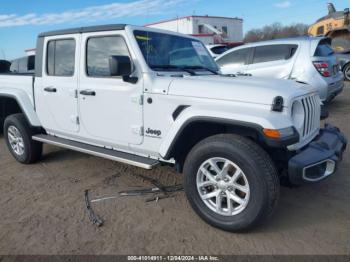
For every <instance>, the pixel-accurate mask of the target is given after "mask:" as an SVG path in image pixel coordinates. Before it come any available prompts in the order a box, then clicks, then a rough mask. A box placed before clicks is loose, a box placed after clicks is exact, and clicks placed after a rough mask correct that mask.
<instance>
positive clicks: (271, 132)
mask: <svg viewBox="0 0 350 262" xmlns="http://www.w3.org/2000/svg"><path fill="white" fill-rule="evenodd" d="M263 132H264V134H265V136H267V137H269V138H275V139H276V138H281V133H280V131H279V130H276V129H267V128H264V129H263Z"/></svg>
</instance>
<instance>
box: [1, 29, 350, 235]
mask: <svg viewBox="0 0 350 262" xmlns="http://www.w3.org/2000/svg"><path fill="white" fill-rule="evenodd" d="M218 72H219V69H218V67H217V65H216V64H215V62H214V61H213V59H212V58H211V56H210V54H209V53H208V51H207V50H206V48H205V46H204V45H203V44H202V43H201V42H199V41H198V40H196V39H195V38H191V37H188V36H184V35H181V34H177V33H172V32H167V31H162V30H156V29H150V28H143V27H136V26H130V25H107V26H95V27H82V28H76V29H68V30H61V31H53V32H47V33H42V34H40V35H39V37H38V41H37V48H36V61H35V74H34V75H32V76H31V75H29V76H28V75H20V74H3V75H0V103H1V104H0V109H1V111H0V112H1V119H2V126H3V132H4V138H5V141H6V143H7V147H8V149H9V150H10V152H11V154H12V155H13V156H14V158H15V159H16V160H17V161H18V162H20V163H23V164H31V163H34V162H36V161H38V160H39V159H40V157H41V154H42V148H43V143H48V144H52V145H56V146H61V147H64V148H68V149H72V150H76V151H80V152H84V153H87V154H92V155H95V156H99V157H104V158H107V159H110V160H115V161H119V162H123V163H127V164H130V165H134V166H138V167H141V168H145V169H152V168H154V167H155V166H157V165H158V164H169V165H172V166H174V167H176V168H177V170H178V171H179V172H183V173H184V174H185V184H184V187H185V192H186V195H187V198H188V199H189V202H190V204H191V206H192V207H193V209H194V210H195V211H196V212H197V214H198V215H199V216H200V217H201V218H202V219H204V220H205V221H207V222H208V223H210V224H211V225H213V226H216V227H218V228H221V229H224V230H227V231H232V232H235V231H242V230H247V229H248V228H251V227H252V226H255V225H257V224H258V222H261V221H262V220H263V219H264V218H266V217H268V216H269V215H270V214H271V213H272V211H273V210H274V209H275V207H276V204H277V201H278V198H279V187H280V179H285V178H287V179H288V180H289V183H291V184H294V185H300V184H303V183H312V182H316V181H320V180H322V179H324V178H326V177H328V176H330V175H331V174H333V173H334V172H335V170H336V166H337V165H338V163H339V161H340V160H341V157H342V154H343V151H344V150H345V147H346V144H347V142H346V139H345V137H344V135H343V134H342V133H341V132H340V131H339V129H337V128H335V127H332V126H330V125H327V126H325V127H324V128H322V129H321V128H320V99H319V97H318V95H317V93H316V90H314V89H313V88H311V87H309V86H306V85H305V84H302V83H296V82H294V81H287V80H274V79H264V78H254V77H249V76H234V75H231V76H223V75H220V74H219V73H218Z"/></svg>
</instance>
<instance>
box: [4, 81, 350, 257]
mask: <svg viewBox="0 0 350 262" xmlns="http://www.w3.org/2000/svg"><path fill="white" fill-rule="evenodd" d="M329 109H330V112H331V116H330V118H329V119H328V120H327V121H328V122H330V123H332V124H335V125H337V126H339V127H340V128H341V129H342V130H343V131H344V132H345V133H346V134H347V137H349V138H350V125H349V123H350V84H347V86H346V87H345V90H344V93H343V94H342V95H340V96H339V97H338V98H337V99H336V100H335V101H334V102H333V103H332V104H331V105H330V106H329ZM0 167H1V169H0V206H1V215H2V219H1V220H0V254H2V255H9V254H16V255H18V254H133V255H135V254H221V255H224V254H350V194H349V188H350V175H349V170H350V157H349V153H348V152H347V153H346V154H345V157H344V161H343V163H342V164H341V166H340V167H339V170H338V172H337V174H336V175H334V176H332V177H331V178H329V179H328V180H326V181H324V182H321V183H319V184H316V185H312V186H304V187H300V188H296V189H295V188H294V189H290V188H282V190H281V198H280V203H279V207H278V209H277V210H276V212H275V214H274V216H273V217H272V218H271V219H270V220H269V221H267V222H266V223H265V224H263V225H262V226H261V227H259V228H257V229H256V230H254V231H253V232H250V233H246V234H232V233H226V232H223V231H220V230H218V229H215V228H212V227H210V226H209V225H207V224H206V223H204V222H203V221H202V220H200V219H199V218H198V217H197V215H195V214H194V212H193V211H192V209H191V208H190V207H189V204H188V202H187V200H186V198H185V195H184V193H183V192H180V193H177V194H176V196H175V197H174V198H169V199H163V200H160V201H159V202H150V203H146V202H145V198H144V197H127V198H117V199H112V200H108V201H103V202H98V203H94V204H93V208H94V209H95V211H96V213H98V214H99V215H100V216H101V217H102V218H103V219H104V220H105V225H104V226H103V227H101V228H96V227H95V226H93V225H92V224H91V223H90V221H89V218H88V216H87V214H86V212H85V205H84V190H85V189H90V190H91V195H92V198H95V197H103V196H111V195H116V193H117V192H118V191H121V190H125V189H128V188H130V187H132V186H142V187H149V186H150V184H149V183H148V182H147V181H144V180H142V179H140V178H138V177H137V176H132V174H143V175H146V176H149V177H152V178H157V179H160V181H162V182H163V183H165V184H167V185H175V184H177V183H181V181H182V179H183V177H182V175H180V174H177V173H175V172H174V171H173V170H172V169H171V168H168V167H161V168H157V169H155V170H153V171H144V170H141V169H139V168H133V167H129V166H126V165H123V164H119V163H114V162H112V161H108V160H104V159H100V158H97V157H91V156H88V155H84V154H80V153H76V152H72V151H68V150H62V149H59V148H56V147H51V146H45V155H44V157H43V160H42V161H41V162H40V163H38V164H35V165H31V166H24V165H20V164H18V163H16V162H15V161H14V159H13V158H12V157H11V156H10V155H9V153H8V151H7V149H5V144H4V140H3V138H2V137H0Z"/></svg>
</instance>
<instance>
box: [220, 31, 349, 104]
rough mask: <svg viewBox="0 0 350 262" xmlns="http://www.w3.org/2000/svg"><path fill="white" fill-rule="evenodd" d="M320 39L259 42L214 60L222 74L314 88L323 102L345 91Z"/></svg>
mask: <svg viewBox="0 0 350 262" xmlns="http://www.w3.org/2000/svg"><path fill="white" fill-rule="evenodd" d="M330 42H331V40H330V39H328V38H322V37H300V38H290V39H278V40H271V41H266V42H258V43H252V44H247V45H244V46H240V47H237V48H233V49H231V50H229V51H227V52H225V53H224V54H222V55H220V56H219V57H217V58H216V62H217V63H218V65H219V66H220V68H221V72H222V73H223V74H251V75H253V76H260V77H273V78H280V79H291V80H295V81H297V82H302V83H306V84H309V85H311V86H313V87H315V88H317V90H318V93H319V96H320V98H321V100H322V101H323V102H329V101H331V100H332V99H333V98H335V97H336V96H337V95H338V94H339V93H340V92H341V91H342V90H343V87H344V83H343V74H342V72H341V71H340V70H339V65H338V64H337V59H336V57H335V55H334V52H333V50H332V48H331V47H330Z"/></svg>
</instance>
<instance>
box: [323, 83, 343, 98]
mask: <svg viewBox="0 0 350 262" xmlns="http://www.w3.org/2000/svg"><path fill="white" fill-rule="evenodd" d="M343 89H344V81H343V79H342V80H340V81H338V82H335V83H332V84H330V85H329V86H328V96H327V99H326V101H325V102H326V103H327V102H330V101H332V100H333V99H334V98H335V97H336V96H337V95H339V94H340V93H341V92H342V91H343Z"/></svg>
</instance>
